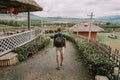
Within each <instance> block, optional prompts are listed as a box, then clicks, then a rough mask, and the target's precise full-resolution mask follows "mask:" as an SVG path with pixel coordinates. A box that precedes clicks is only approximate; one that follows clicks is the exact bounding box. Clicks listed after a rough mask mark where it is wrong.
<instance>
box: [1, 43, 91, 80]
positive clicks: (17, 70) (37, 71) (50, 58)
mask: <svg viewBox="0 0 120 80" xmlns="http://www.w3.org/2000/svg"><path fill="white" fill-rule="evenodd" d="M76 53H77V50H76V49H75V47H74V46H73V44H72V43H70V42H67V48H66V49H65V59H64V63H63V66H62V67H61V70H56V58H55V56H56V54H55V48H52V47H51V46H49V47H47V48H45V49H44V50H41V51H39V52H38V53H37V54H35V55H33V56H32V57H31V58H29V59H27V60H26V61H24V62H22V63H20V64H18V65H16V66H10V67H5V68H0V80H91V79H90V76H89V72H88V70H87V68H85V66H84V64H83V63H82V62H81V60H80V58H79V57H78V55H77V54H76Z"/></svg>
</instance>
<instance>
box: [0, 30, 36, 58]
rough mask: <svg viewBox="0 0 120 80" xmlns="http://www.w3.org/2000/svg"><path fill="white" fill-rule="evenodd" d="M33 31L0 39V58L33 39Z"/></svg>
mask: <svg viewBox="0 0 120 80" xmlns="http://www.w3.org/2000/svg"><path fill="white" fill-rule="evenodd" d="M35 37H36V36H35V30H30V31H25V32H22V33H18V34H14V35H10V36H5V37H1V38H0V56H1V55H4V54H6V53H7V52H10V51H11V50H13V49H14V48H16V47H19V46H22V45H24V44H26V43H28V42H30V41H32V40H33V39H35Z"/></svg>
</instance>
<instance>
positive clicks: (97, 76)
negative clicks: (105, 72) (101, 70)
mask: <svg viewBox="0 0 120 80" xmlns="http://www.w3.org/2000/svg"><path fill="white" fill-rule="evenodd" d="M95 80H109V79H108V78H107V77H106V76H100V75H96V76H95Z"/></svg>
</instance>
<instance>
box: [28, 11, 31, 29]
mask: <svg viewBox="0 0 120 80" xmlns="http://www.w3.org/2000/svg"><path fill="white" fill-rule="evenodd" d="M30 26H31V21H30V10H29V9H28V30H30V29H31V27H30Z"/></svg>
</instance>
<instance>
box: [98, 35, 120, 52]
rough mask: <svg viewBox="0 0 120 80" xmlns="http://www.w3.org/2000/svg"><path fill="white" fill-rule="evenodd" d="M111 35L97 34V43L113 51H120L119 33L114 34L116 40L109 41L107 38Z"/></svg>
mask: <svg viewBox="0 0 120 80" xmlns="http://www.w3.org/2000/svg"><path fill="white" fill-rule="evenodd" d="M111 34H112V33H98V34H97V36H98V41H100V42H101V43H104V44H107V45H109V46H111V47H112V48H113V49H119V50H120V33H119V34H116V35H117V39H111V38H109V37H108V36H110V35H111Z"/></svg>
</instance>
